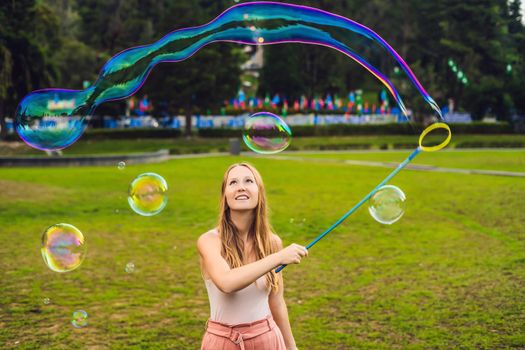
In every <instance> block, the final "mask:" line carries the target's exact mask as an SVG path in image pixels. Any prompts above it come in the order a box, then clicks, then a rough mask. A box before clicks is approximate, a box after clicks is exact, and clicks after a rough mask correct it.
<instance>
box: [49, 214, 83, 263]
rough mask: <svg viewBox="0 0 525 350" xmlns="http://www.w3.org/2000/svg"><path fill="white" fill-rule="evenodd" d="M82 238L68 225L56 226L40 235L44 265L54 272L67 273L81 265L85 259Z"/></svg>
mask: <svg viewBox="0 0 525 350" xmlns="http://www.w3.org/2000/svg"><path fill="white" fill-rule="evenodd" d="M86 250H87V249H86V244H85V240H84V236H83V235H82V232H80V230H79V229H77V228H76V227H75V226H73V225H69V224H56V225H53V226H51V227H49V228H48V229H47V230H45V231H44V234H43V235H42V248H41V252H42V257H43V258H44V262H45V263H46V265H47V266H48V267H49V268H50V269H51V270H53V271H56V272H68V271H72V270H74V269H76V268H77V267H79V266H80V264H82V261H84V258H85V257H86Z"/></svg>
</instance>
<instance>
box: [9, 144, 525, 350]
mask: <svg viewBox="0 0 525 350" xmlns="http://www.w3.org/2000/svg"><path fill="white" fill-rule="evenodd" d="M408 153H409V151H408V150H407V151H406V152H400V153H388V154H384V153H383V154H352V155H344V157H346V156H348V157H355V156H356V155H357V156H358V157H359V158H358V159H361V160H385V161H389V160H390V157H392V159H391V160H392V161H398V162H399V161H401V160H403V159H404V158H405V157H406V156H407V155H408ZM311 156H316V157H317V156H319V155H311ZM326 156H327V157H338V156H340V154H329V155H326ZM423 156H425V157H423ZM419 157H421V158H420V159H418V161H420V162H421V163H423V164H436V165H437V164H439V165H442V166H447V167H464V166H468V167H472V168H483V167H487V168H493V169H494V170H498V169H499V170H503V169H508V170H515V171H520V169H521V171H523V153H519V152H514V153H512V152H496V151H487V152H481V151H480V152H476V153H473V152H459V151H456V152H439V153H435V154H423V155H420V156H419ZM516 158H518V160H516ZM245 159H247V160H248V161H250V162H252V163H253V164H255V165H256V167H257V168H258V169H259V170H260V172H261V173H262V175H263V178H264V180H265V185H266V188H267V193H268V197H269V205H270V207H271V219H272V223H273V226H274V228H275V230H276V232H277V233H278V234H279V235H280V236H281V238H282V239H283V241H284V243H285V244H290V243H293V242H297V243H299V244H303V245H305V244H307V243H308V242H310V241H311V240H312V239H313V238H314V237H316V236H317V235H318V234H319V233H320V232H322V231H324V230H325V229H326V228H327V227H329V226H330V225H331V224H332V223H334V222H335V221H336V220H337V219H338V218H339V217H340V216H341V215H343V214H344V213H345V212H346V211H347V210H348V209H349V208H350V207H352V206H353V205H354V204H355V203H356V202H357V201H359V200H360V199H361V198H362V197H363V196H364V195H365V194H367V193H368V192H369V191H370V190H371V189H372V188H373V187H374V186H375V185H376V184H377V183H379V182H380V181H381V180H382V179H383V178H384V177H385V176H386V175H387V174H388V173H389V172H390V171H391V169H386V168H374V167H359V166H349V165H346V164H342V163H337V162H334V163H322V162H315V161H313V162H304V161H293V160H286V161H285V160H278V159H269V158H264V157H261V158H251V157H232V156H224V157H216V158H198V159H176V160H171V161H169V162H165V163H159V164H145V165H130V166H127V167H126V168H125V169H124V170H118V169H117V167H116V166H112V167H71V168H2V169H1V170H0V185H1V186H2V188H3V191H1V192H0V281H1V283H0V348H3V349H35V348H42V349H74V348H78V349H84V348H87V349H107V348H112V349H167V348H170V349H198V348H199V345H200V341H201V337H202V334H203V331H204V324H205V322H206V319H207V317H208V315H209V308H208V300H207V295H206V290H205V287H204V283H203V281H202V279H201V276H200V271H199V263H198V255H197V251H196V246H195V242H196V239H197V237H198V236H199V235H200V234H201V233H203V232H205V231H206V230H208V229H209V228H211V227H213V225H214V224H215V222H216V218H217V211H218V199H219V186H220V181H221V178H222V174H223V172H224V170H225V169H226V168H227V166H228V165H229V164H231V163H233V162H236V161H240V160H245ZM352 159H353V158H352ZM356 159H357V158H356ZM148 171H152V172H156V173H158V174H160V175H162V176H163V177H164V178H165V179H166V180H167V181H168V184H169V186H170V189H169V202H168V205H167V207H166V208H165V209H164V211H163V212H162V213H160V214H158V215H156V216H153V217H142V216H139V215H137V214H135V213H133V212H132V211H131V210H130V209H129V207H128V204H127V200H126V192H127V187H128V185H129V183H130V182H131V181H132V180H133V179H134V178H135V176H137V175H138V174H141V173H143V172H148ZM391 183H392V184H394V185H397V186H399V187H400V188H401V189H403V190H404V192H405V193H406V195H407V198H408V202H407V204H408V205H407V210H406V213H405V215H404V216H403V218H402V219H401V220H400V221H398V222H397V223H395V224H394V225H391V226H385V225H381V224H379V223H377V222H375V221H374V220H373V219H372V218H371V217H370V215H369V214H368V211H367V209H366V208H364V207H362V208H360V209H359V210H358V211H357V212H356V213H355V214H354V215H352V216H351V217H350V218H348V219H347V221H345V222H344V223H343V224H342V225H341V226H339V227H338V228H337V229H335V230H334V231H333V232H332V233H330V235H328V236H327V237H325V238H324V239H323V240H322V241H321V242H319V243H318V244H317V245H315V246H314V247H313V248H312V249H311V251H310V256H309V257H308V258H307V259H306V260H303V262H302V263H301V264H300V265H293V266H289V267H287V268H286V269H285V270H284V275H285V285H286V287H285V298H286V300H287V304H288V309H289V313H290V320H291V324H292V329H293V332H294V335H295V339H296V341H297V344H298V347H299V348H300V349H314V350H315V349H453V348H457V349H503V348H505V349H506V348H508V349H510V348H515V349H523V348H525V332H524V331H523V330H524V324H525V216H524V214H523V209H524V208H525V181H524V180H523V179H521V178H511V177H501V176H482V175H463V174H449V173H431V172H419V171H402V172H401V173H399V174H398V175H397V176H396V177H395V178H394V179H393V180H392V181H391ZM60 222H66V223H70V224H72V225H75V226H76V227H78V228H79V229H80V230H81V231H82V232H83V233H84V236H85V237H86V242H87V245H88V253H87V257H86V260H85V261H84V263H83V264H82V266H80V268H78V269H77V270H75V271H72V272H69V273H65V274H59V273H56V272H53V271H51V270H50V269H48V268H47V267H46V266H45V264H44V262H43V260H42V257H41V254H40V252H39V249H40V239H41V234H42V232H43V231H44V230H45V229H46V228H47V227H48V226H50V225H52V224H55V223H60ZM128 262H133V263H134V264H135V272H134V273H126V272H125V267H126V264H127V263H128ZM44 298H50V304H48V305H45V304H44V302H43V299H44ZM77 309H82V310H85V311H87V313H88V314H89V318H88V322H89V324H88V326H86V327H85V328H81V329H76V328H74V327H72V325H71V324H70V321H71V314H72V312H73V311H75V310H77Z"/></svg>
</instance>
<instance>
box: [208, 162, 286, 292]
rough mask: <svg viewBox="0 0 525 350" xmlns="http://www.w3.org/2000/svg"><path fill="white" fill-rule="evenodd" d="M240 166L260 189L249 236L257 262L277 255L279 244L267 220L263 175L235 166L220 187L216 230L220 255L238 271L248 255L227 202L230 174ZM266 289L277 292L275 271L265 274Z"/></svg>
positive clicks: (225, 176) (240, 164) (237, 164)
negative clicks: (219, 242) (219, 240)
mask: <svg viewBox="0 0 525 350" xmlns="http://www.w3.org/2000/svg"><path fill="white" fill-rule="evenodd" d="M238 166H244V167H246V168H248V169H249V170H250V171H251V172H252V174H253V176H254V178H255V182H256V184H257V188H258V189H259V199H258V201H257V206H256V207H255V208H254V209H253V210H254V220H253V222H252V225H251V227H250V230H249V232H248V237H249V238H250V239H252V240H253V242H254V245H253V247H254V250H255V255H256V258H257V260H259V259H262V258H264V257H266V256H268V255H270V254H272V253H275V252H277V250H278V248H277V244H276V243H277V242H275V241H274V240H272V232H273V230H272V227H271V225H270V222H269V220H268V209H267V206H266V192H265V190H264V184H263V181H262V177H261V174H259V172H258V171H257V169H255V167H253V165H251V164H248V163H236V164H232V165H231V166H230V167H229V168H228V170H226V172H225V173H224V178H223V179H222V187H221V202H220V213H219V221H218V224H217V229H218V231H219V236H220V238H221V246H222V247H221V255H222V256H223V258H224V259H225V260H226V261H227V262H228V264H229V265H230V267H231V268H232V269H233V268H236V267H240V266H242V265H244V263H245V258H246V256H245V254H244V242H243V241H242V239H241V238H240V236H239V232H238V230H237V227H236V226H235V224H234V223H233V221H232V219H231V215H230V207H229V206H228V202H227V200H226V195H225V192H226V185H227V180H228V174H229V173H230V171H231V170H232V169H233V168H235V167H238ZM266 287H267V288H269V289H271V290H272V291H273V292H275V291H277V289H278V287H279V284H278V278H277V274H276V273H275V272H274V271H273V270H272V271H270V272H269V273H268V274H266Z"/></svg>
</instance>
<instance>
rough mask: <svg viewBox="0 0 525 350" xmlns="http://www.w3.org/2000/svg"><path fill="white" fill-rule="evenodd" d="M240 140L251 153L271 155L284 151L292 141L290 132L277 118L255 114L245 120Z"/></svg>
mask: <svg viewBox="0 0 525 350" xmlns="http://www.w3.org/2000/svg"><path fill="white" fill-rule="evenodd" d="M242 139H243V140H244V143H245V144H246V146H248V148H250V149H251V150H252V151H254V152H257V153H262V154H273V153H278V152H281V151H283V150H285V149H286V148H287V147H288V146H289V145H290V142H291V141H292V131H291V130H290V128H289V127H288V125H286V123H285V122H284V120H282V119H281V118H280V117H279V116H277V115H275V114H273V113H269V112H260V113H255V114H253V115H251V116H250V118H248V119H247V120H246V123H245V124H244V131H243V134H242Z"/></svg>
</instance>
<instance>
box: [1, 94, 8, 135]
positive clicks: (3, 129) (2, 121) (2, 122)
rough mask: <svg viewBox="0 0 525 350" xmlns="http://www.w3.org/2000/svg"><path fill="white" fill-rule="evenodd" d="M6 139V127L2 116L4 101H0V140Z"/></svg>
mask: <svg viewBox="0 0 525 350" xmlns="http://www.w3.org/2000/svg"><path fill="white" fill-rule="evenodd" d="M6 137H7V125H6V122H5V114H4V101H0V140H5V138H6Z"/></svg>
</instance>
